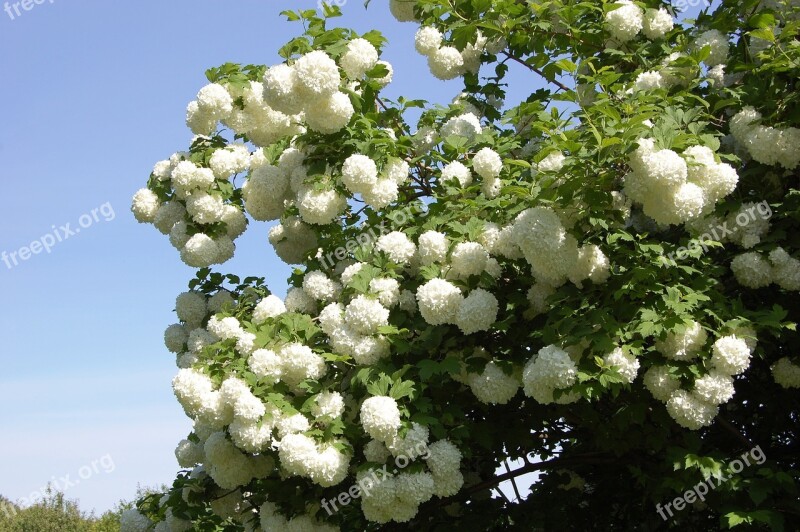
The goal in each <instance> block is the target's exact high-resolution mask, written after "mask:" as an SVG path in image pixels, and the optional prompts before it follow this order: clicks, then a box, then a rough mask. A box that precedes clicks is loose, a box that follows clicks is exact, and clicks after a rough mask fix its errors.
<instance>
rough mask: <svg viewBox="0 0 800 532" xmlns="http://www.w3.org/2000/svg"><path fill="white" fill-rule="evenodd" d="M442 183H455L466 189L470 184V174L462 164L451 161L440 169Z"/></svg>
mask: <svg viewBox="0 0 800 532" xmlns="http://www.w3.org/2000/svg"><path fill="white" fill-rule="evenodd" d="M442 181H443V182H444V183H447V182H449V181H455V182H457V183H458V184H459V185H461V186H462V187H468V186H469V185H470V184H471V183H472V172H470V170H469V168H467V167H466V166H465V165H464V164H462V163H460V162H458V161H453V162H450V163H447V164H446V165H445V167H444V168H442Z"/></svg>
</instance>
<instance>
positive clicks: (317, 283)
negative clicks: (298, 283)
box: [303, 270, 341, 302]
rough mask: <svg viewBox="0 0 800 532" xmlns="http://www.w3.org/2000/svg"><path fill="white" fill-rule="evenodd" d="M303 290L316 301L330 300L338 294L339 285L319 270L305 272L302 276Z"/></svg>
mask: <svg viewBox="0 0 800 532" xmlns="http://www.w3.org/2000/svg"><path fill="white" fill-rule="evenodd" d="M303 291H304V292H305V293H306V294H308V295H309V296H310V297H312V298H314V299H316V300H317V301H323V302H327V301H331V300H333V299H334V298H336V297H337V296H338V295H339V292H340V291H341V285H339V283H337V282H335V281H332V280H331V279H329V278H328V276H327V275H325V274H324V273H323V272H321V271H319V270H314V271H310V272H307V273H306V274H305V275H304V276H303Z"/></svg>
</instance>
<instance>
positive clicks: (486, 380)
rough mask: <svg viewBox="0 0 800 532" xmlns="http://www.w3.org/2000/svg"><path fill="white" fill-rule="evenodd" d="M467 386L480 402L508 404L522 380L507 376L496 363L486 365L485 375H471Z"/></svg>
mask: <svg viewBox="0 0 800 532" xmlns="http://www.w3.org/2000/svg"><path fill="white" fill-rule="evenodd" d="M467 384H468V385H469V387H470V389H471V390H472V393H473V394H475V397H477V398H478V401H480V402H481V403H484V404H489V405H504V404H507V403H508V402H509V401H510V400H511V399H512V398H513V397H514V396H515V395H517V391H518V390H519V388H520V385H521V383H520V380H519V378H516V377H515V376H514V375H506V373H505V372H504V371H503V370H502V369H500V366H498V365H497V364H495V363H494V361H492V362H489V363H488V364H486V367H485V368H484V369H483V373H480V374H478V373H471V374H470V375H469V376H468V377H467Z"/></svg>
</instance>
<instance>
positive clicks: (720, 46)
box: [695, 30, 730, 67]
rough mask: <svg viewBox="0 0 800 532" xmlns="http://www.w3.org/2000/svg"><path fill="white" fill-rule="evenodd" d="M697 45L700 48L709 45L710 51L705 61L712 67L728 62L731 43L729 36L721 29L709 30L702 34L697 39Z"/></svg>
mask: <svg viewBox="0 0 800 532" xmlns="http://www.w3.org/2000/svg"><path fill="white" fill-rule="evenodd" d="M695 46H696V47H697V48H698V49H702V48H705V47H706V46H708V48H709V50H710V53H709V55H708V57H707V58H705V59H704V60H703V62H704V63H705V64H706V65H708V66H710V67H712V66H716V65H721V64H724V63H727V62H728V50H729V48H730V44H729V42H728V37H727V36H726V35H724V34H723V33H722V32H720V31H719V30H708V31H706V32H705V33H703V34H701V35H700V37H698V38H697V40H696V41H695Z"/></svg>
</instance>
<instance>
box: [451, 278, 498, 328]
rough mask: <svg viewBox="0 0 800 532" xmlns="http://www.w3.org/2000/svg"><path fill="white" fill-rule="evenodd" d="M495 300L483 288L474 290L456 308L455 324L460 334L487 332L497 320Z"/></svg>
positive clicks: (492, 295)
mask: <svg viewBox="0 0 800 532" xmlns="http://www.w3.org/2000/svg"><path fill="white" fill-rule="evenodd" d="M497 311H498V303H497V298H496V297H495V296H494V294H492V293H491V292H487V291H486V290H484V289H483V288H476V289H475V290H473V291H472V292H470V294H469V295H468V296H467V297H466V298H465V299H464V300H463V301H462V302H461V304H460V305H459V306H458V312H457V313H456V318H455V322H456V325H458V328H459V329H461V332H462V333H464V334H472V333H476V332H478V331H487V330H489V328H490V327H491V326H492V325H493V324H494V322H495V321H496V320H497Z"/></svg>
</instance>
